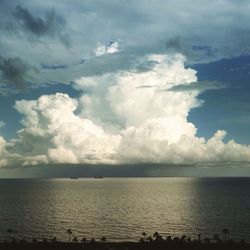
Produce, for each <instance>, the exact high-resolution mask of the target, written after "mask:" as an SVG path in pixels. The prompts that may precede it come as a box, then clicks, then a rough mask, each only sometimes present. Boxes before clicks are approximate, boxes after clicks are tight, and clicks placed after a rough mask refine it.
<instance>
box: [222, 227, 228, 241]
mask: <svg viewBox="0 0 250 250" xmlns="http://www.w3.org/2000/svg"><path fill="white" fill-rule="evenodd" d="M222 233H223V234H224V239H225V241H226V240H227V236H228V234H229V231H228V229H227V228H224V229H223V230H222Z"/></svg>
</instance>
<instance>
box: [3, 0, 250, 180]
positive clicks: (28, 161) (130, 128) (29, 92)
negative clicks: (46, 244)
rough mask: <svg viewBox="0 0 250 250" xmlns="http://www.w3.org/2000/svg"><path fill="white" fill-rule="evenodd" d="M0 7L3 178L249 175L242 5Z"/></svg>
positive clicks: (249, 102)
mask: <svg viewBox="0 0 250 250" xmlns="http://www.w3.org/2000/svg"><path fill="white" fill-rule="evenodd" d="M0 5H1V8H0V175H1V176H2V177H6V176H9V177H12V176H14V177H18V176H57V175H58V173H61V175H62V176H67V175H72V174H77V175H81V176H84V175H86V176H87V175H91V174H93V173H95V174H96V173H97V174H99V173H101V174H102V175H125V176H132V175H136V176H137V175H197V173H198V175H203V174H204V175H250V146H249V145H250V133H249V127H250V85H249V81H250V28H249V23H250V16H249V12H250V2H249V1H244V0H241V1H233V0H214V1H212V2H209V1H205V0H197V1H195V2H192V3H191V2H190V1H185V0H174V1H172V0H169V1H163V0H154V1H151V0H145V1H133V0H129V1H128V0H126V1H123V0H119V1H114V0H107V1H93V0H89V1H88V0H86V1H78V0H74V1H66V0H62V1H47V0H44V1H38V0H37V1H34V0H32V1H31V0H23V1H18V0H13V1H7V0H1V1H0ZM91 171H92V172H91ZM105 171H106V172H105ZM62 173H63V174H62Z"/></svg>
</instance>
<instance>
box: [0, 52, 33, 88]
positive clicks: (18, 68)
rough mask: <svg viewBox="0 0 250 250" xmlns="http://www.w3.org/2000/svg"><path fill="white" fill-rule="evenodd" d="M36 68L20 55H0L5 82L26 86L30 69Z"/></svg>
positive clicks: (0, 69) (0, 67)
mask: <svg viewBox="0 0 250 250" xmlns="http://www.w3.org/2000/svg"><path fill="white" fill-rule="evenodd" d="M30 70H33V71H34V70H35V69H34V68H32V67H31V66H30V65H28V64H27V63H25V62H23V61H22V60H21V59H20V58H18V57H12V58H11V57H9V58H5V57H3V56H0V72H1V76H2V80H3V81H4V82H5V83H8V84H13V85H15V86H16V87H18V88H24V87H26V83H27V80H26V77H27V74H28V71H30Z"/></svg>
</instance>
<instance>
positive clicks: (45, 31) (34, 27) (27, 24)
mask: <svg viewBox="0 0 250 250" xmlns="http://www.w3.org/2000/svg"><path fill="white" fill-rule="evenodd" d="M13 16H14V17H15V19H16V20H17V22H18V24H19V25H20V26H21V27H22V28H23V29H24V30H25V31H27V32H30V33H31V34H33V35H34V36H36V37H38V38H39V37H43V36H47V37H50V38H56V37H58V38H59V39H60V40H61V42H63V44H64V45H65V46H67V47H69V45H70V41H69V37H68V36H67V34H63V33H62V31H63V29H64V27H65V25H66V20H65V19H64V18H63V17H62V16H60V15H59V14H57V13H56V11H55V10H54V9H50V10H47V12H46V14H45V16H44V17H43V18H42V17H39V16H35V15H34V14H33V13H32V12H31V11H29V10H28V9H26V8H24V7H22V6H21V5H18V6H16V9H15V11H14V12H13Z"/></svg>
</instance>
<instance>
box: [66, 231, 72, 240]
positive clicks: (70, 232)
mask: <svg viewBox="0 0 250 250" xmlns="http://www.w3.org/2000/svg"><path fill="white" fill-rule="evenodd" d="M67 234H68V235H69V242H70V236H71V234H72V230H71V229H70V228H69V229H68V230H67Z"/></svg>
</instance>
